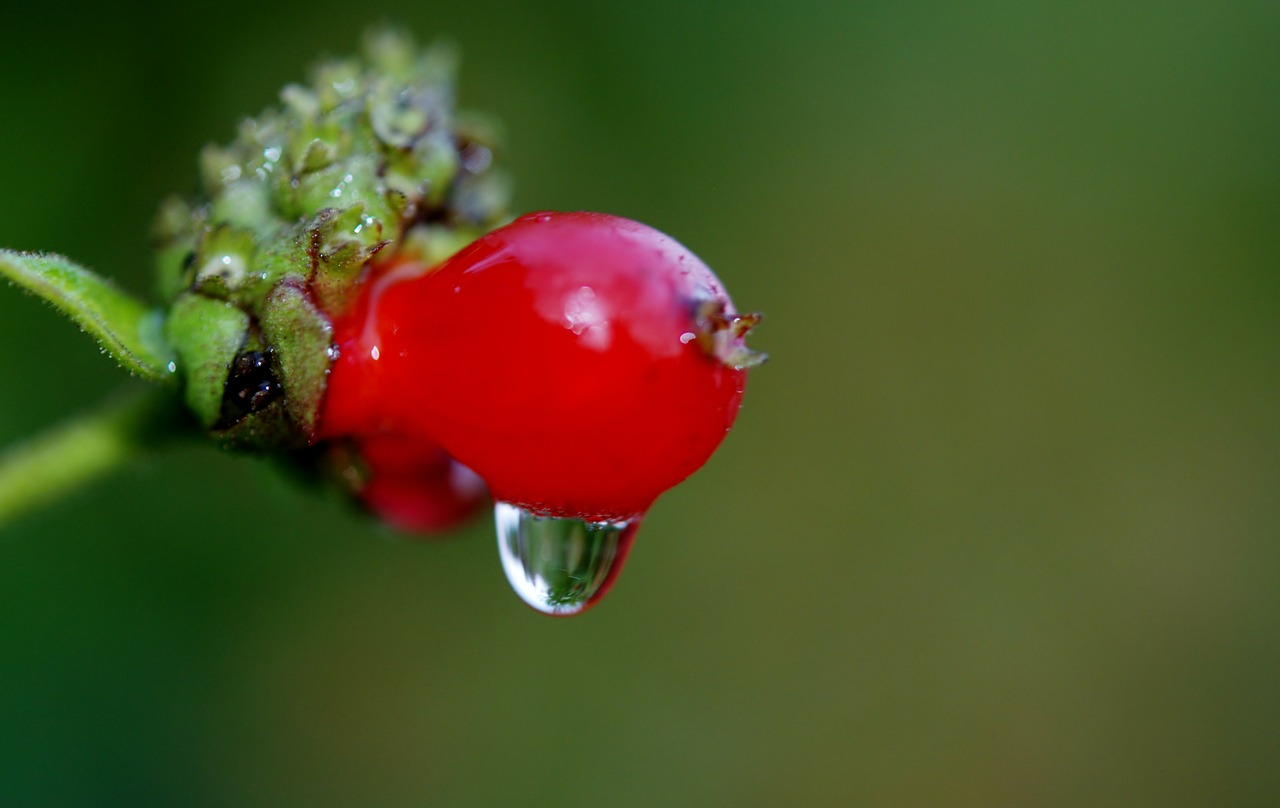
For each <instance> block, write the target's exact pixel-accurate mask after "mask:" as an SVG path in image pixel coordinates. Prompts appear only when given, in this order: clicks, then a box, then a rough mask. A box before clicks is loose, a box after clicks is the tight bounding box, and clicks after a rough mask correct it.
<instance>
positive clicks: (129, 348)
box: [0, 250, 177, 384]
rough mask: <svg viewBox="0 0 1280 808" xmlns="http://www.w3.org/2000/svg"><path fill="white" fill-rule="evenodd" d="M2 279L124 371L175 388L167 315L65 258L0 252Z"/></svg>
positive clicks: (10, 251) (8, 251)
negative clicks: (57, 315) (64, 320)
mask: <svg viewBox="0 0 1280 808" xmlns="http://www.w3.org/2000/svg"><path fill="white" fill-rule="evenodd" d="M0 277H4V278H6V279H8V280H9V281H10V282H11V283H13V284H15V285H17V286H20V287H21V288H23V289H25V290H26V291H28V292H30V293H31V294H34V295H36V296H38V297H41V298H43V299H44V300H46V301H47V302H49V303H51V304H52V305H53V307H54V308H56V309H57V310H58V311H60V312H62V313H63V314H65V315H66V316H67V317H69V318H71V319H72V320H74V321H75V322H76V324H77V325H79V326H80V328H81V329H82V330H84V331H86V332H88V333H89V335H90V336H92V337H93V338H94V339H95V340H97V342H98V346H99V347H100V348H101V349H102V352H103V353H105V354H108V355H110V356H111V358H113V359H115V360H116V362H118V363H119V364H120V366H121V367H123V368H124V369H125V370H127V371H129V372H130V373H135V374H137V375H139V376H141V377H143V378H144V379H147V380H148V381H158V382H166V383H170V384H173V383H176V382H177V378H176V376H175V375H174V372H173V369H172V368H173V360H174V356H173V351H172V349H170V347H169V345H168V344H167V343H166V342H165V339H164V336H163V335H162V334H161V319H162V315H161V314H160V312H159V311H156V310H152V309H148V308H147V307H146V306H145V305H143V303H142V302H141V301H139V300H138V299H137V298H135V297H133V296H132V295H129V294H127V293H125V292H122V291H120V290H119V289H117V288H116V287H115V286H114V285H112V284H111V283H110V282H109V281H107V280H106V279H104V278H100V277H98V276H97V275H95V274H93V273H92V272H90V271H89V270H87V269H84V268H83V267H80V266H77V265H76V264H75V263H73V262H72V261H70V260H69V259H67V258H64V257H62V256H61V255H51V254H39V253H20V252H13V251H12V250H0Z"/></svg>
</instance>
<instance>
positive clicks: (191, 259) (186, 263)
mask: <svg viewBox="0 0 1280 808" xmlns="http://www.w3.org/2000/svg"><path fill="white" fill-rule="evenodd" d="M195 265H196V254H195V251H194V250H193V251H191V252H189V253H187V254H186V255H184V256H183V257H182V268H183V269H191V268H192V267H193V266H195Z"/></svg>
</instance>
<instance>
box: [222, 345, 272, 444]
mask: <svg viewBox="0 0 1280 808" xmlns="http://www.w3.org/2000/svg"><path fill="white" fill-rule="evenodd" d="M272 365H273V362H272V361H271V354H270V353H264V352H262V351H245V352H243V353H241V354H238V355H237V356H236V358H235V359H234V360H232V362H231V372H230V373H229V374H228V375H227V386H226V387H225V388H224V389H223V392H222V414H221V417H220V418H219V419H218V421H219V422H218V424H217V426H216V427H215V429H225V428H226V427H229V426H232V425H234V424H236V423H238V422H240V421H241V420H242V419H244V418H245V416H248V415H252V414H253V413H255V412H262V411H263V410H265V409H266V408H267V407H269V406H271V404H272V403H273V402H275V401H276V400H277V399H279V398H280V397H281V396H283V395H284V385H282V384H280V380H279V379H278V378H276V374H275V369H274V367H272Z"/></svg>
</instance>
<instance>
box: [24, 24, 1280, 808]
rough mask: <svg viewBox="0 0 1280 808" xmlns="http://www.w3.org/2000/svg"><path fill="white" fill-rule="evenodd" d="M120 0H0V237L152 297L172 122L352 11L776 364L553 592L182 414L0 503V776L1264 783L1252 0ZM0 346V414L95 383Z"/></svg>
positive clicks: (1260, 52)
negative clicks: (197, 436) (685, 252)
mask: <svg viewBox="0 0 1280 808" xmlns="http://www.w3.org/2000/svg"><path fill="white" fill-rule="evenodd" d="M146 5H147V4H145V3H144V4H138V5H136V6H134V7H133V8H134V9H137V10H134V11H127V12H126V11H122V10H120V9H118V8H115V7H112V6H109V5H108V6H102V5H99V4H92V5H91V4H83V5H82V6H81V7H78V8H73V10H70V11H63V10H62V8H61V7H60V8H57V9H53V8H42V9H39V10H35V11H20V10H18V9H17V8H15V6H16V4H10V5H8V6H6V7H5V10H4V11H3V12H0V30H3V31H4V32H5V36H4V37H3V40H4V45H3V47H2V48H0V75H2V76H4V80H3V83H0V105H2V106H0V189H3V192H2V193H0V244H2V245H5V246H8V247H13V248H20V249H44V250H54V251H59V252H63V253H66V254H67V255H70V256H73V257H75V258H76V259H78V260H79V261H81V262H83V263H85V264H86V265H88V266H91V267H94V268H97V269H99V270H101V271H103V272H104V273H107V274H110V275H113V276H114V277H116V278H117V279H119V281H120V282H121V283H122V284H124V285H126V286H128V287H130V288H133V289H136V290H144V289H146V288H147V285H148V276H149V253H148V243H147V233H148V228H149V226H150V222H151V216H152V214H153V212H154V209H155V206H156V203H157V202H158V200H159V199H160V198H161V197H162V196H164V195H165V194H167V193H169V192H171V191H174V190H177V191H181V192H189V191H191V190H192V189H193V188H194V183H195V175H196V162H195V161H196V153H197V150H198V148H199V146H200V145H201V144H203V143H204V142H206V141H208V140H216V141H226V140H229V139H230V137H231V136H232V134H233V131H234V127H235V124H236V122H237V121H238V120H239V118H240V117H241V116H243V115H246V114H253V113H256V112H257V111H259V110H260V109H261V108H263V107H265V106H267V105H269V104H270V103H272V102H273V99H274V96H275V93H276V91H277V90H278V88H279V87H280V86H282V85H283V84H284V83H286V82H288V81H291V80H294V79H298V78H301V77H302V76H303V75H304V73H305V68H306V67H307V66H308V65H309V64H310V63H311V62H312V60H313V59H314V58H315V56H317V55H318V54H319V53H321V52H330V53H346V52H350V51H352V50H354V48H355V47H356V44H357V40H358V35H359V31H360V30H361V29H362V28H363V27H364V26H365V24H366V23H369V22H376V21H378V20H380V19H384V18H386V19H393V20H399V21H402V22H404V23H406V24H407V25H409V26H410V27H411V28H412V29H413V30H415V31H416V32H417V34H418V35H419V36H420V37H422V38H425V39H430V38H433V37H435V36H436V35H439V34H447V35H448V36H450V37H451V38H453V39H454V40H455V41H456V42H458V43H459V44H460V45H461V47H462V49H463V55H464V64H463V72H462V78H461V100H462V102H463V104H464V105H465V106H469V107H472V108H478V109H484V110H489V111H492V112H494V113H497V114H499V115H500V116H502V117H503V119H504V120H505V122H506V124H507V127H508V130H509V148H508V151H507V154H506V162H507V165H508V166H509V168H510V169H511V171H512V173H513V175H514V179H515V181H516V200H517V204H516V208H517V209H518V210H530V209H538V208H553V209H596V210H604V211H610V212H614V213H619V214H623V215H626V216H630V217H633V218H637V219H641V220H643V221H646V222H648V223H650V224H653V225H654V226H656V227H659V228H660V229H663V230H666V231H668V232H670V233H672V234H674V235H675V236H676V237H677V238H679V239H680V240H681V241H683V242H684V243H686V244H687V245H689V246H690V247H691V248H692V249H693V250H695V251H696V252H698V253H699V254H700V255H701V256H702V257H703V258H704V259H705V260H706V261H707V262H708V263H709V264H710V265H711V266H712V267H714V268H715V269H716V270H717V272H718V273H719V274H720V276H721V277H722V278H723V279H724V280H725V281H726V283H727V284H728V286H729V287H730V289H731V290H732V291H733V294H734V297H735V299H736V300H737V302H738V304H739V306H741V307H743V308H746V309H760V310H763V311H765V312H766V314H767V320H766V322H765V324H764V326H763V327H762V328H761V329H760V330H759V331H758V332H757V334H756V336H755V338H754V344H755V345H756V347H758V348H761V349H763V350H767V351H769V352H770V353H771V354H772V356H773V360H772V361H771V362H770V364H768V365H766V366H765V367H764V368H761V369H759V370H757V371H754V372H753V375H752V380H751V386H750V390H749V391H748V395H747V399H746V405H745V407H744V409H743V411H742V415H741V417H740V419H739V422H738V426H737V428H736V429H735V431H734V433H733V434H732V435H731V436H730V437H729V439H728V440H727V441H726V443H725V445H724V446H723V448H722V450H721V451H720V452H719V454H717V456H716V457H715V458H713V459H712V461H711V462H710V463H709V464H708V465H707V466H706V468H705V469H703V470H702V471H701V472H699V473H698V474H696V475H695V476H694V477H693V478H692V479H690V480H689V481H688V482H687V483H686V484H685V485H683V486H681V487H679V488H678V489H676V490H674V491H672V492H670V493H669V494H668V495H666V496H665V497H664V498H663V499H662V501H661V502H660V504H659V507H657V508H656V509H655V510H654V511H653V512H652V514H651V516H650V519H649V520H648V522H647V525H646V528H645V530H644V531H643V532H642V533H641V537H640V540H639V542H638V543H637V547H636V552H635V553H634V554H633V555H632V557H631V561H630V564H629V567H628V569H627V571H626V573H625V575H624V576H623V577H622V579H621V582H620V583H619V585H618V587H617V588H616V589H615V590H614V592H613V594H612V595H611V596H610V597H609V599H608V600H607V601H605V603H604V604H603V605H601V606H600V607H599V608H598V609H596V610H594V611H592V612H591V613H589V614H588V615H585V616H583V617H581V618H578V619H573V620H551V619H546V618H542V617H539V616H537V615H535V614H534V613H533V612H531V611H529V610H527V609H525V608H524V607H523V606H521V605H520V603H519V602H518V601H517V599H516V598H515V596H514V595H512V594H511V593H510V592H509V591H508V589H507V585H506V583H505V581H504V580H503V577H502V573H501V571H500V569H499V566H498V561H497V557H496V550H495V548H494V546H493V545H494V541H493V538H492V536H491V526H490V524H489V523H488V521H487V520H481V523H478V524H475V525H474V526H473V527H472V528H470V529H468V530H466V531H465V532H463V533H462V534H461V535H459V536H458V537H457V538H456V539H451V540H444V541H440V542H429V543H420V544H418V543H405V542H400V541H398V540H395V539H394V538H393V537H391V536H390V535H389V534H387V533H386V532H384V531H383V530H381V529H379V528H378V527H376V526H374V525H371V524H369V523H368V522H366V521H364V520H363V519H361V518H359V517H358V516H357V515H355V514H353V513H351V512H349V511H348V510H346V509H345V508H343V507H342V506H341V505H339V504H337V503H330V502H327V501H321V500H318V499H316V498H314V497H313V496H312V495H310V494H308V493H307V492H305V491H300V490H297V489H295V488H293V487H291V486H290V485H289V484H288V483H287V482H285V481H283V480H280V479H279V478H277V476H275V475H274V474H273V472H272V471H271V470H270V469H269V468H266V467H264V466H263V465H261V464H259V463H256V462H254V461H251V460H246V459H243V458H235V457H229V456H225V455H221V454H219V453H217V452H216V451H214V450H212V449H204V448H200V447H190V448H186V449H183V450H181V451H178V452H175V453H173V454H170V455H166V456H163V457H159V458H155V459H153V460H151V461H149V462H147V463H144V464H141V465H139V466H137V467H136V468H132V469H130V470H129V471H128V472H127V473H124V474H121V475H119V476H117V477H114V478H112V479H111V480H109V481H107V482H105V483H103V484H101V485H98V486H96V487H95V488H93V489H92V490H88V491H85V492H83V493H81V494H78V495H76V496H75V497H73V498H72V499H70V500H68V501H66V502H65V503H64V504H61V505H59V506H58V507H55V508H53V509H50V510H47V511H44V512H41V513H39V514H37V515H34V516H31V517H29V518H27V519H25V520H23V521H21V522H20V523H17V524H15V525H12V526H9V527H6V528H4V529H3V531H2V532H0V804H3V805H6V806H8V805H53V804H58V805H239V806H257V805H262V806H267V805H272V806H274V805H285V804H297V805H302V804H306V805H335V806H336V805H449V806H458V805H550V804H556V805H562V806H579V805H581V806H585V805H618V806H654V805H662V806H703V805H735V806H775V805H864V806H932V805H972V806H993V805H1002V806H1029V805H1038V806H1054V805H1062V806H1066V805H1159V806H1171V805H1205V806H1211V805H1212V806H1223V805H1273V804H1275V803H1276V801H1277V799H1280V502H1278V501H1277V497H1278V495H1280V339H1278V337H1280V333H1278V331H1277V323H1278V321H1280V308H1278V304H1280V272H1278V270H1280V261H1278V260H1277V259H1278V258H1280V47H1278V46H1277V43H1278V42H1280V5H1277V4H1276V3H1274V2H1261V1H1259V2H1247V1H1245V0H1240V1H1239V2H1237V1H1235V0H1226V1H1225V2H1217V3H1202V2H1195V3H1193V2H1180V1H1179V0H1175V1H1174V2H1167V1H1166V2H1154V0H1153V1H1152V2H1120V3H1116V2H1090V1H1088V0H1086V2H1080V3H1062V4H1027V3H1018V2H981V3H969V4H947V3H915V2H885V1H883V0H877V1H876V2H865V3H838V2H814V1H812V0H799V1H798V2H789V3H785V4H783V3H776V4H771V3H761V4H742V3H733V2H727V1H725V0H716V1H715V2H704V3H699V4H690V3H685V2H676V1H675V0H662V1H661V2H632V3H614V2H608V0H594V2H588V1H586V0H582V1H580V2H570V1H569V0H543V2H539V3H536V4H534V3H529V4H517V3H502V2H470V3H465V4H432V3H421V2H417V3H385V4H382V5H381V6H380V7H378V8H376V9H373V10H366V9H365V8H364V7H363V6H360V5H358V4H351V3H330V2H312V3H306V4H303V3H296V2H279V3H275V4H272V5H270V6H262V5H260V4H257V3H248V2H241V1H240V0H232V1H231V2H225V3H221V4H218V6H217V8H216V9H211V8H209V7H206V6H201V5H196V4H184V5H177V4H174V5H169V4H163V5H155V6H154V7H153V8H146ZM28 15H29V16H28ZM0 343H2V344H3V345H4V346H6V350H5V351H4V353H3V356H2V357H0V391H2V392H0V445H5V444H8V443H11V442H13V441H14V440H17V439H19V438H20V437H22V436H26V435H30V434H33V433H35V432H38V431H39V430H40V429H42V428H43V427H45V426H47V425H49V424H51V423H53V422H55V421H58V420H60V419H62V418H64V417H69V416H70V415H72V414H74V413H76V412H77V411H80V410H82V409H85V408H87V407H90V406H92V404H93V402H95V401H97V400H98V399H99V398H100V397H101V396H102V395H103V394H104V393H105V392H106V391H108V390H110V389H112V388H114V387H116V386H118V385H119V384H120V382H121V375H120V373H119V372H118V371H116V370H115V369H114V368H113V367H112V365H111V363H110V362H108V361H107V360H105V359H104V358H102V357H100V356H98V355H97V352H96V350H95V349H94V347H93V346H92V344H91V343H90V342H89V341H88V340H87V339H86V338H85V337H84V336H82V335H80V334H78V333H77V332H76V330H75V329H74V328H73V327H71V326H70V325H68V324H66V323H64V322H62V321H60V320H59V318H57V317H56V316H55V315H54V314H53V313H52V312H51V311H49V310H47V309H45V308H44V307H43V306H42V305H41V304H39V303H37V302H36V301H34V300H33V299H31V298H26V297H23V296H21V295H20V294H18V293H17V292H16V291H15V290H13V289H11V288H0Z"/></svg>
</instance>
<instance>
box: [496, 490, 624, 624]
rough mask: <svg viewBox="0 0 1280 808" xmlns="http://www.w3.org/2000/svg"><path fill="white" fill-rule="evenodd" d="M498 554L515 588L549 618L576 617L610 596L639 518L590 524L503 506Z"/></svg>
mask: <svg viewBox="0 0 1280 808" xmlns="http://www.w3.org/2000/svg"><path fill="white" fill-rule="evenodd" d="M493 517H494V523H495V524H496V526H497V528H498V555H499V556H500V557H501V558H502V570H503V572H505V573H506V574H507V580H508V581H509V582H510V583H511V588H512V589H514V590H515V591H516V594H517V595H519V596H520V598H521V600H523V601H524V602H525V603H527V604H529V605H530V606H532V607H533V608H535V609H537V610H538V611H540V612H543V613H544V614H552V615H560V616H566V615H573V614H579V613H581V612H584V611H586V610H587V609H588V608H589V607H591V606H593V605H594V604H595V603H596V602H597V601H599V600H600V599H601V598H603V597H604V596H605V593H607V592H608V591H609V588H610V587H611V586H613V582H614V580H615V579H616V578H617V577H618V572H619V571H620V570H621V569H622V565H623V563H624V562H625V561H626V560H627V553H628V552H629V551H630V550H631V541H632V539H634V538H635V535H636V530H637V529H638V528H639V526H640V518H641V517H639V516H637V517H635V518H634V519H630V520H627V521H624V522H589V521H586V520H583V519H557V518H555V517H550V516H538V515H537V514H534V513H532V512H530V511H528V510H526V509H524V508H521V507H519V506H517V505H512V504H510V503H506V502H498V503H497V504H496V505H495V506H494V509H493Z"/></svg>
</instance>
